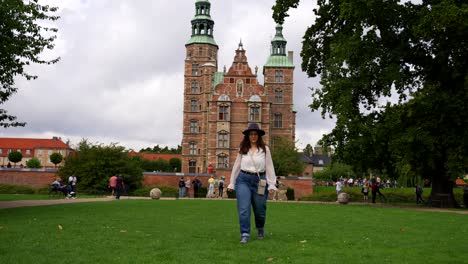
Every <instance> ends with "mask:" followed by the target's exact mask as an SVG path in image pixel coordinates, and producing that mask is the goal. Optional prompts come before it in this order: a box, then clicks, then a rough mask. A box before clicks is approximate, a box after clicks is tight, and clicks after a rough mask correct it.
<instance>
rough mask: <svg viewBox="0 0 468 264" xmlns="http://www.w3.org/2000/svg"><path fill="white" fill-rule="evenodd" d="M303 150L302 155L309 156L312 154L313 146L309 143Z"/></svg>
mask: <svg viewBox="0 0 468 264" xmlns="http://www.w3.org/2000/svg"><path fill="white" fill-rule="evenodd" d="M303 152H304V155H307V156H309V157H311V156H312V155H313V154H314V148H313V147H312V146H311V145H310V144H307V146H306V147H305V148H304V150H303Z"/></svg>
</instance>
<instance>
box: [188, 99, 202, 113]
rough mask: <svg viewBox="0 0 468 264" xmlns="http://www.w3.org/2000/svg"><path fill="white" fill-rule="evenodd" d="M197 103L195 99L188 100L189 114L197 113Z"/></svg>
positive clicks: (198, 109) (198, 108)
mask: <svg viewBox="0 0 468 264" xmlns="http://www.w3.org/2000/svg"><path fill="white" fill-rule="evenodd" d="M199 111H200V107H199V102H198V100H197V99H190V112H199Z"/></svg>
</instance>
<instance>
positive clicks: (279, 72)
mask: <svg viewBox="0 0 468 264" xmlns="http://www.w3.org/2000/svg"><path fill="white" fill-rule="evenodd" d="M275 82H277V83H282V82H284V75H283V70H275Z"/></svg>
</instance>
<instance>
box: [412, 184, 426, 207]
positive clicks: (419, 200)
mask: <svg viewBox="0 0 468 264" xmlns="http://www.w3.org/2000/svg"><path fill="white" fill-rule="evenodd" d="M414 193H415V194H416V204H420V203H424V200H423V198H422V193H423V188H421V186H420V185H419V184H416V187H414Z"/></svg>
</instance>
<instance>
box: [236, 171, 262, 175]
mask: <svg viewBox="0 0 468 264" xmlns="http://www.w3.org/2000/svg"><path fill="white" fill-rule="evenodd" d="M241 172H242V173H245V174H248V175H252V176H257V173H256V172H250V171H245V170H241ZM258 174H259V175H260V176H263V175H265V172H259V173H258Z"/></svg>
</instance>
